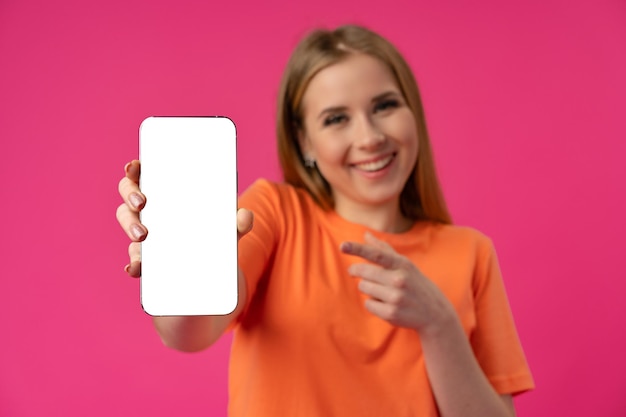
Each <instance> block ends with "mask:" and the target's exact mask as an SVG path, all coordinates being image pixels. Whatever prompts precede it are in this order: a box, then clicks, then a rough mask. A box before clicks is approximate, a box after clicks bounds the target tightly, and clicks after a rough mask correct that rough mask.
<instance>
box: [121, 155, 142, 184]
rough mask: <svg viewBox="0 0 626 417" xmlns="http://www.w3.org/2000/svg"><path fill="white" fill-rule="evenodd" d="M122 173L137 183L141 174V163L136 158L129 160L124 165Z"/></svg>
mask: <svg viewBox="0 0 626 417" xmlns="http://www.w3.org/2000/svg"><path fill="white" fill-rule="evenodd" d="M124 173H125V174H126V178H128V179H129V180H131V181H132V182H134V183H135V184H139V177H140V175H141V163H140V162H139V161H138V160H136V159H134V160H132V161H130V162H129V163H127V164H126V165H125V166H124Z"/></svg>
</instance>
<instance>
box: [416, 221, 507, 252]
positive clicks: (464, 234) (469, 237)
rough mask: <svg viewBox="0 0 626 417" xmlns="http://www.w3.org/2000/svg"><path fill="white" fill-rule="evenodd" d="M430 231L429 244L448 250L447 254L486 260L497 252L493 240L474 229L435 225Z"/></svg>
mask: <svg viewBox="0 0 626 417" xmlns="http://www.w3.org/2000/svg"><path fill="white" fill-rule="evenodd" d="M429 229H430V231H429V233H428V235H429V236H428V237H429V239H428V240H429V243H430V244H431V245H433V247H443V248H446V249H447V251H446V252H453V253H456V254H462V253H465V254H468V255H471V256H472V257H473V258H486V257H489V256H491V255H492V254H493V253H494V252H495V250H494V246H493V242H492V240H491V238H490V237H489V236H487V235H485V234H484V233H483V232H481V231H479V230H477V229H475V228H473V227H468V226H458V225H452V224H433V225H431V227H430V228H429Z"/></svg>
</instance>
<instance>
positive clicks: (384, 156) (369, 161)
mask: <svg viewBox="0 0 626 417" xmlns="http://www.w3.org/2000/svg"><path fill="white" fill-rule="evenodd" d="M396 154H397V152H388V153H386V154H382V155H379V156H375V157H373V158H370V159H363V160H361V161H357V162H352V163H350V164H349V165H350V166H357V165H361V164H369V163H371V162H377V161H380V160H381V159H385V158H388V157H389V156H392V155H393V156H394V157H395V156H396Z"/></svg>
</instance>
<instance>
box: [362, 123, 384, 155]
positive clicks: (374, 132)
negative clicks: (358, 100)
mask: <svg viewBox="0 0 626 417" xmlns="http://www.w3.org/2000/svg"><path fill="white" fill-rule="evenodd" d="M357 125H358V128H357V130H358V132H357V135H358V136H357V138H359V139H358V143H359V145H360V146H361V147H363V148H365V149H375V148H378V147H379V146H380V145H381V144H383V143H384V142H385V140H386V137H385V134H384V133H383V132H382V130H381V129H380V128H379V127H378V126H376V124H375V123H373V121H372V119H371V118H370V117H367V116H363V117H361V118H360V120H359V122H358V123H357Z"/></svg>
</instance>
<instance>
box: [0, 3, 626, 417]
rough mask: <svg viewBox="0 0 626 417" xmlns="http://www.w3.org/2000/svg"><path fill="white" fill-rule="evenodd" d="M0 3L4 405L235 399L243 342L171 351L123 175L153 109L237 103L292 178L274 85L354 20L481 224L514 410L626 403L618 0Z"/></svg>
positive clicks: (76, 408) (201, 411)
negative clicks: (159, 331) (300, 49)
mask: <svg viewBox="0 0 626 417" xmlns="http://www.w3.org/2000/svg"><path fill="white" fill-rule="evenodd" d="M518 3H519V2H517V3H515V4H514V3H513V2H502V1H498V0H479V1H475V2H463V1H437V2H433V1H410V2H409V1H385V2H379V1H377V2H365V3H364V2H361V1H348V2H337V1H335V0H320V1H316V2H310V3H305V2H287V1H278V0H272V1H269V2H252V1H250V2H249V4H242V3H240V2H225V1H220V2H209V1H193V2H190V1H144V2H140V1H120V0H109V1H89V2H85V1H78V0H72V1H64V2H50V1H32V0H31V1H29V0H20V1H18V0H2V1H1V2H0V179H1V182H0V202H1V203H2V205H1V206H0V210H1V213H2V216H1V217H0V280H1V281H0V282H1V284H2V287H1V290H0V317H1V319H0V321H1V323H2V326H1V328H2V332H1V333H0V416H6V417H17V416H20V417H31V416H44V415H50V416H53V415H58V416H66V417H72V416H85V415H89V416H92V417H98V416H111V415H119V416H130V415H142V416H154V417H157V416H172V415H181V416H182V415H184V416H225V415H226V404H227V385H226V384H227V357H228V350H229V343H230V339H229V337H226V338H225V339H223V340H221V341H220V342H219V343H218V344H217V345H216V346H214V347H212V348H211V349H210V350H208V351H206V352H202V353H199V354H183V353H179V352H175V351H171V350H169V349H167V348H165V347H163V346H162V344H161V343H160V341H159V338H158V336H157V335H156V333H155V332H154V331H153V329H152V326H151V321H150V319H149V318H148V317H147V316H146V315H145V313H143V311H142V310H141V306H140V303H139V282H138V281H136V280H132V279H130V278H127V277H126V276H125V274H124V272H123V271H122V267H123V266H124V265H125V263H126V260H127V256H126V247H127V239H126V237H125V235H124V234H123V233H122V231H121V230H120V229H119V228H118V226H117V223H116V220H115V215H114V213H115V208H116V207H117V205H118V204H119V203H120V199H119V197H118V195H117V182H118V180H119V178H120V176H121V174H122V167H123V165H124V163H125V162H126V161H128V160H130V159H132V158H134V157H136V156H137V146H138V145H137V129H138V126H139V123H140V122H141V120H143V119H144V118H145V117H147V116H150V115H215V114H222V115H228V116H230V117H231V118H232V119H233V120H234V121H235V122H236V123H237V127H238V135H239V138H238V145H239V174H240V175H239V178H240V188H241V189H244V188H245V187H247V186H248V185H249V184H250V183H251V182H252V181H253V180H254V179H256V178H257V177H268V178H271V179H279V171H278V164H277V159H276V152H275V146H274V115H275V107H274V102H275V98H276V93H277V89H278V81H279V77H280V74H281V71H282V68H283V66H284V65H285V62H286V60H287V57H288V55H289V53H290V51H291V50H292V48H293V47H294V45H295V44H296V42H297V40H298V39H299V38H300V37H301V36H302V35H303V34H304V33H306V32H307V31H308V30H309V29H311V28H314V27H317V26H320V25H323V26H335V25H337V24H340V23H348V22H355V23H360V24H364V25H367V26H369V27H371V28H373V29H375V30H377V31H379V32H380V33H382V34H383V35H385V36H387V37H388V38H389V39H391V40H392V41H393V42H394V43H395V44H396V45H397V46H398V47H399V48H400V49H401V51H403V52H404V54H405V55H406V57H407V59H408V60H409V62H410V63H411V65H412V66H413V68H414V70H415V72H416V74H417V77H418V80H419V83H420V85H421V89H422V92H423V97H424V101H425V106H426V111H427V117H428V122H429V127H430V132H431V134H432V138H433V141H434V146H435V151H436V156H437V160H438V164H439V170H440V175H441V178H442V182H443V184H444V188H445V192H446V196H447V199H448V201H449V204H450V207H451V209H452V212H453V214H454V216H455V220H456V222H457V223H459V224H466V225H472V226H474V227H477V228H478V229H480V230H482V231H483V232H485V233H486V234H488V235H489V236H491V237H492V238H493V239H494V241H495V243H496V247H497V249H498V252H499V256H500V260H501V265H502V269H503V271H504V276H505V281H506V286H507V288H508V291H509V293H510V300H511V304H512V307H513V310H514V312H515V316H516V321H517V324H518V329H519V332H520V335H521V337H522V340H523V343H524V346H525V349H526V353H527V356H528V359H529V361H530V364H531V366H532V369H533V372H534V375H535V378H536V383H537V389H536V390H535V391H534V392H531V393H528V394H524V395H522V396H520V397H518V398H517V399H516V402H517V407H518V415H519V416H569V417H575V416H590V415H593V416H609V417H618V416H624V415H626V400H625V399H624V396H623V392H622V391H623V389H624V387H625V386H626V359H625V357H624V352H625V351H626V334H625V332H624V329H625V324H626V320H625V317H626V307H625V306H626V303H624V302H623V298H624V294H625V292H626V272H625V267H624V262H623V256H624V255H623V251H624V249H625V247H626V245H625V241H624V234H625V233H626V227H625V226H626V221H625V220H624V213H626V186H625V183H626V181H625V179H626V169H625V168H624V167H625V166H626V164H625V163H624V158H625V157H626V145H625V143H626V128H625V125H624V122H623V120H624V112H625V110H626V103H625V101H626V99H625V97H626V77H624V74H626V3H625V2H624V1H623V0H612V1H610V0H602V1H592V0H589V1H556V0H548V1H530V2H522V3H521V4H518Z"/></svg>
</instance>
